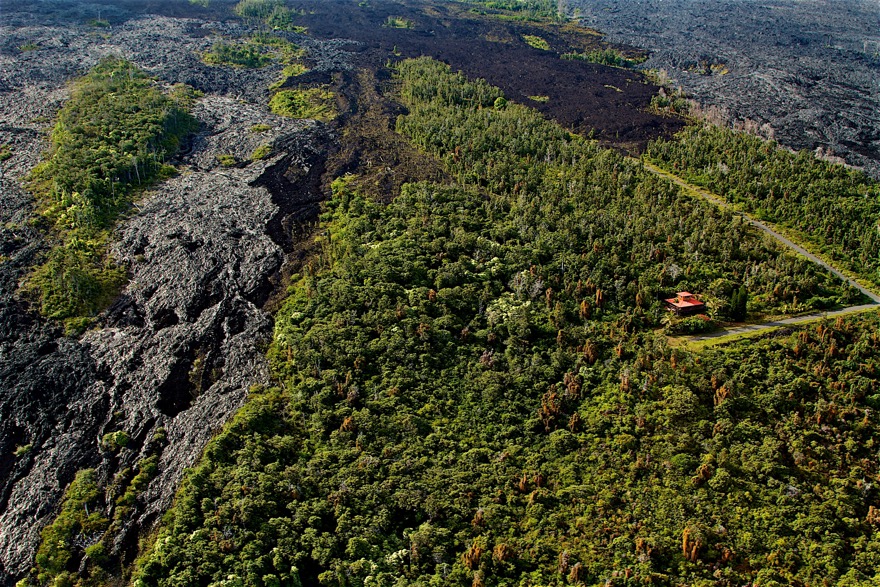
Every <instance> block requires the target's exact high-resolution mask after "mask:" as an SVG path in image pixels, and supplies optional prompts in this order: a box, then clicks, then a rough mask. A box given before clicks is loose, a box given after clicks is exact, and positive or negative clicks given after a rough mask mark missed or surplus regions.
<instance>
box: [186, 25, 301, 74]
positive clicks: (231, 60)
mask: <svg viewBox="0 0 880 587" xmlns="http://www.w3.org/2000/svg"><path fill="white" fill-rule="evenodd" d="M304 53H305V52H304V51H303V50H302V49H301V48H300V47H298V46H297V45H296V44H294V43H291V42H290V41H288V40H287V39H282V38H281V37H278V36H275V35H273V34H267V33H257V34H255V35H253V36H251V37H250V38H248V39H246V40H244V41H235V42H231V43H230V42H226V41H217V42H216V43H214V45H213V47H212V48H211V51H208V52H206V53H204V54H202V61H204V62H205V63H207V64H209V65H229V66H232V67H251V68H259V67H265V66H267V65H269V64H270V63H274V62H278V63H285V64H288V65H287V67H288V68H290V70H291V71H298V70H299V68H301V67H302V66H301V65H300V64H299V63H297V62H296V60H297V59H299V58H301V57H302V56H303V55H304ZM303 69H304V68H303Z"/></svg>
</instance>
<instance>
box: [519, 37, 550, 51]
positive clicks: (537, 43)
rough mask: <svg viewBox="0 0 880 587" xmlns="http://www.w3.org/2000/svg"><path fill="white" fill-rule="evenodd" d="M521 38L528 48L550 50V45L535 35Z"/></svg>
mask: <svg viewBox="0 0 880 587" xmlns="http://www.w3.org/2000/svg"><path fill="white" fill-rule="evenodd" d="M522 38H523V41H525V42H526V44H527V45H528V46H529V47H534V48H535V49H540V50H542V51H549V50H550V43H548V42H547V41H545V40H544V39H542V38H541V37H539V36H537V35H523V37H522Z"/></svg>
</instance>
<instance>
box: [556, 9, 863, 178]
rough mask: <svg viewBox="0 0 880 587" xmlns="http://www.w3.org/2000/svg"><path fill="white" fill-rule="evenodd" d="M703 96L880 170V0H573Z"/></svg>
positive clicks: (785, 136) (790, 142)
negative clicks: (699, 0)
mask: <svg viewBox="0 0 880 587" xmlns="http://www.w3.org/2000/svg"><path fill="white" fill-rule="evenodd" d="M568 6H569V9H570V10H571V11H572V14H575V11H577V15H578V18H579V19H581V20H583V21H584V23H585V24H586V25H588V26H595V27H598V28H600V29H601V30H602V31H603V32H604V33H607V34H608V38H609V39H611V40H613V41H615V42H621V43H633V44H635V45H637V46H639V47H641V48H643V49H646V50H649V51H650V52H651V57H650V59H649V60H648V61H647V62H646V63H645V64H644V66H643V67H646V68H653V69H658V70H661V69H662V70H665V71H666V72H668V75H669V77H670V78H671V79H673V80H674V82H673V83H674V84H675V85H680V86H681V87H682V88H683V89H684V90H685V91H686V92H687V93H688V94H689V95H691V96H693V97H694V98H695V99H696V100H698V101H699V102H702V103H704V104H712V105H715V106H718V107H721V108H723V109H724V110H725V111H726V112H727V114H728V116H729V117H730V119H731V120H732V121H735V120H743V119H745V118H748V119H752V120H754V121H757V124H758V125H759V126H760V125H763V124H769V126H770V127H772V129H773V131H774V133H773V134H774V136H775V138H776V140H777V141H779V142H780V143H782V144H784V145H786V146H788V147H791V148H795V149H810V150H813V149H816V148H818V147H821V148H822V149H823V151H826V152H830V153H832V154H834V155H836V156H839V157H843V158H844V159H845V160H846V161H847V162H848V163H850V164H853V165H857V166H862V167H864V168H865V171H867V172H868V173H870V174H872V175H874V176H875V177H880V4H878V3H877V0H833V1H831V0H766V1H761V2H758V1H753V0H703V1H701V2H692V1H690V0H686V1H684V0H681V1H680V0H642V1H641V2H632V1H631V0H570V1H569V2H568ZM713 65H714V66H716V67H715V68H714V69H713V68H712V66H713Z"/></svg>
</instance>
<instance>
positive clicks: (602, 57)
mask: <svg viewBox="0 0 880 587" xmlns="http://www.w3.org/2000/svg"><path fill="white" fill-rule="evenodd" d="M562 58H563V59H577V60H580V61H588V62H590V63H598V64H600V65H610V66H612V67H634V66H636V65H638V64H639V63H644V62H645V61H646V60H647V57H635V58H631V57H627V56H626V55H624V54H623V53H621V52H620V51H618V50H617V49H612V48H608V49H597V50H595V51H587V52H585V53H565V54H563V55H562Z"/></svg>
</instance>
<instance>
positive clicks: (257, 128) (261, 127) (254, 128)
mask: <svg viewBox="0 0 880 587" xmlns="http://www.w3.org/2000/svg"><path fill="white" fill-rule="evenodd" d="M270 130H272V127H271V126H269V125H268V124H263V123H262V122H261V123H259V124H255V125H253V126H252V127H251V128H250V132H254V133H261V132H266V131H270Z"/></svg>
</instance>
